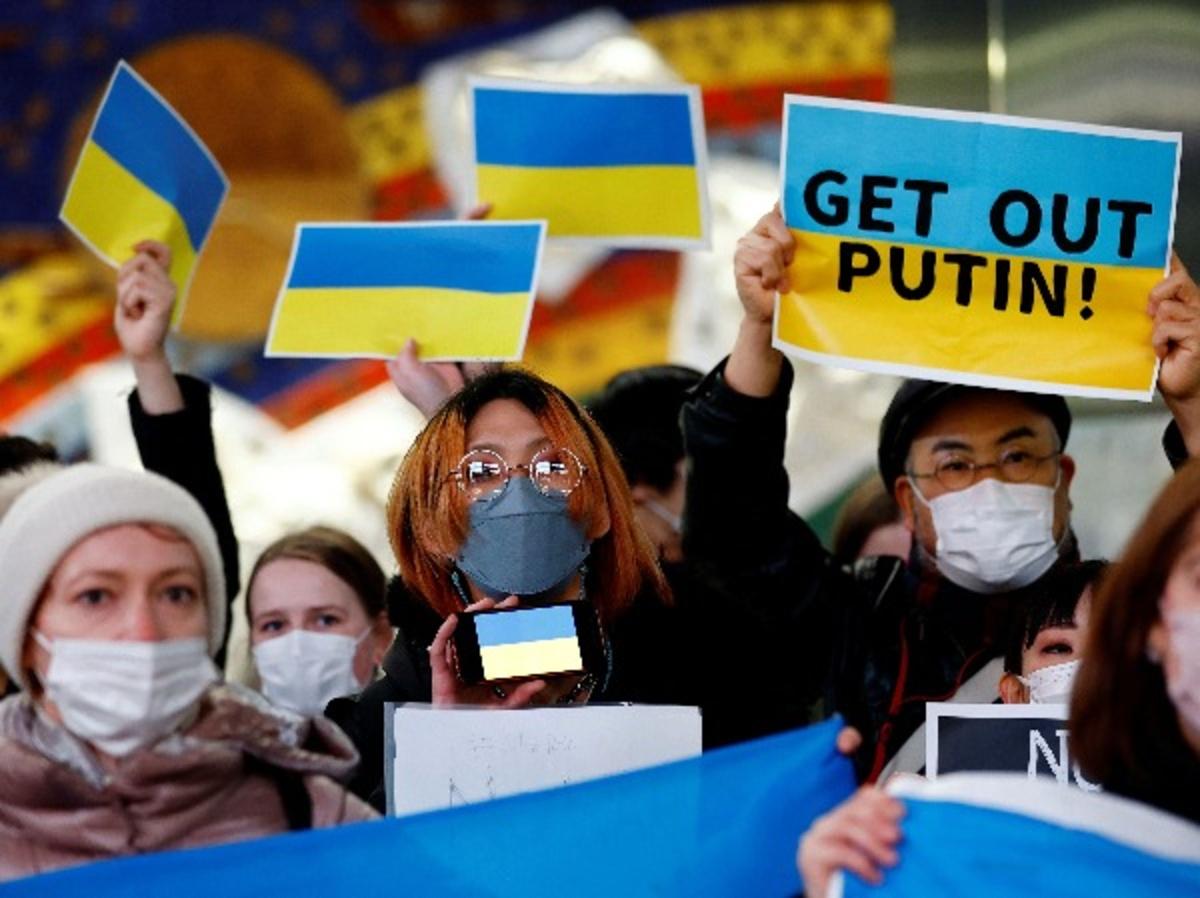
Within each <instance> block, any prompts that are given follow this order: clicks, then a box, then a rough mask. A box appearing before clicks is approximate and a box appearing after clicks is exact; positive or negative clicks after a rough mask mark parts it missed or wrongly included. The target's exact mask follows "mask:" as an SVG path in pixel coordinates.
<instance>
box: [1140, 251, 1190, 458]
mask: <svg viewBox="0 0 1200 898" xmlns="http://www.w3.org/2000/svg"><path fill="white" fill-rule="evenodd" d="M1146 312H1147V314H1149V315H1150V317H1151V318H1153V319H1154V333H1153V336H1152V341H1153V345H1154V354H1155V355H1156V356H1158V358H1159V362H1160V366H1159V370H1158V389H1159V391H1160V392H1161V393H1162V395H1163V399H1164V400H1166V403H1167V406H1168V407H1169V408H1170V409H1171V413H1172V414H1173V415H1174V417H1175V420H1176V422H1178V424H1179V428H1180V431H1181V433H1182V435H1183V439H1184V443H1185V444H1186V445H1187V447H1188V451H1189V453H1190V454H1191V455H1193V456H1196V455H1200V287H1197V286H1196V282H1195V281H1194V280H1192V277H1191V275H1190V274H1188V270H1187V269H1186V268H1184V267H1183V263H1182V262H1181V261H1179V256H1177V255H1175V254H1174V253H1172V254H1171V273H1170V275H1168V276H1167V277H1166V278H1163V280H1161V281H1159V282H1158V283H1157V284H1155V286H1154V289H1153V290H1151V291H1150V299H1149V302H1147V304H1146Z"/></svg>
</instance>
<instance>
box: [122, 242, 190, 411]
mask: <svg viewBox="0 0 1200 898" xmlns="http://www.w3.org/2000/svg"><path fill="white" fill-rule="evenodd" d="M133 250H134V252H135V253H136V255H135V256H134V257H133V258H132V259H130V260H129V261H128V262H125V263H124V264H122V265H121V267H120V268H119V269H118V271H117V304H116V308H115V310H114V311H113V328H114V330H116V332H117V339H118V340H120V342H121V349H123V350H124V351H125V355H126V357H127V358H128V359H129V361H130V363H131V364H132V365H133V372H134V375H135V377H136V378H137V393H138V399H139V401H140V402H141V404H142V409H143V411H145V412H146V413H147V414H151V415H165V414H169V413H171V412H177V411H179V410H180V409H182V408H183V406H184V401H183V393H182V392H180V389H179V384H178V382H177V381H176V380H175V373H174V372H173V371H172V370H171V363H170V361H168V359H167V353H166V350H165V348H164V346H163V344H164V343H165V342H166V339H167V330H168V329H169V328H170V326H171V320H172V309H173V308H175V298H176V289H175V284H174V282H173V281H172V278H171V275H170V271H171V249H170V247H168V246H167V245H166V244H164V243H160V242H159V241H157V240H142V241H140V242H139V243H137V244H136V245H135V246H134V247H133Z"/></svg>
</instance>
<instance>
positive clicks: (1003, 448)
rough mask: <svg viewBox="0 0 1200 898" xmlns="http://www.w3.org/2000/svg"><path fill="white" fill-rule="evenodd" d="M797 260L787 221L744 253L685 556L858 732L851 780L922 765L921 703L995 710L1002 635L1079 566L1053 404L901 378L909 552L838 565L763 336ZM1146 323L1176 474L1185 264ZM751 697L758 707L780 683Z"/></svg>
mask: <svg viewBox="0 0 1200 898" xmlns="http://www.w3.org/2000/svg"><path fill="white" fill-rule="evenodd" d="M794 251H795V244H794V241H793V239H792V236H791V234H790V233H789V231H788V229H787V227H786V225H785V224H784V222H783V219H782V217H781V216H780V214H779V212H778V210H775V211H773V212H771V213H769V214H768V215H765V216H763V218H762V219H760V220H759V222H758V224H757V225H756V226H755V228H754V229H753V230H752V231H751V232H750V233H748V234H747V235H745V236H744V237H743V238H742V239H741V240H740V241H739V243H738V249H737V253H736V255H735V257H734V272H735V278H736V282H737V288H738V296H739V298H740V299H741V302H742V305H743V312H744V316H743V320H742V323H741V326H740V329H739V332H738V336H737V339H736V341H735V344H734V348H733V351H732V353H731V355H730V356H729V358H728V359H727V360H726V361H725V362H724V363H722V364H721V365H719V366H718V367H717V368H716V369H715V370H714V371H713V372H711V373H710V374H709V375H708V376H707V377H706V378H705V379H704V381H703V382H702V383H701V384H700V385H699V386H698V387H697V388H696V390H695V396H694V398H693V400H692V401H691V402H690V403H689V404H688V405H687V406H685V409H684V413H683V427H684V437H685V442H686V446H687V452H688V465H689V479H688V489H687V499H686V504H685V521H684V549H685V552H686V553H687V555H688V557H689V558H691V559H695V560H696V561H695V563H696V564H697V565H698V566H700V567H701V569H702V571H703V574H704V575H705V576H706V577H707V578H708V579H709V581H710V582H713V583H716V584H718V585H719V586H720V588H721V589H723V590H724V591H726V592H728V593H729V594H730V595H731V596H736V597H737V598H738V600H739V601H741V602H743V603H744V604H745V605H746V606H747V607H749V608H751V609H753V610H754V611H755V612H756V613H758V614H759V615H760V616H761V617H762V618H763V619H764V620H767V621H770V622H771V623H772V624H773V625H774V626H776V627H779V628H780V629H781V630H786V631H787V632H788V633H789V634H790V635H791V637H792V639H791V642H792V645H793V646H794V651H793V655H792V659H791V660H792V661H793V670H794V674H793V676H794V678H795V680H794V682H793V683H792V684H789V688H791V687H794V683H795V682H800V683H803V684H804V691H805V692H806V694H807V695H808V696H809V697H810V699H811V700H812V701H813V702H814V703H815V704H816V709H817V710H818V711H819V712H821V713H825V714H828V713H832V712H835V711H836V712H839V713H841V714H843V715H844V716H845V717H846V719H847V720H848V721H849V722H850V723H851V724H853V725H854V726H855V727H856V728H858V729H859V730H860V731H861V732H862V735H863V738H864V745H863V750H861V751H860V752H859V753H858V755H857V760H858V762H859V768H860V774H861V775H862V776H863V777H864V778H867V779H872V780H873V779H876V778H879V777H880V776H881V775H887V774H890V773H891V772H893V771H894V770H910V771H916V770H918V769H920V767H921V766H922V765H923V763H924V738H923V731H922V729H921V728H922V725H923V722H924V718H925V703H926V702H928V701H947V700H950V699H955V700H958V701H984V702H987V701H992V700H994V699H995V698H996V684H997V682H998V681H999V675H1000V673H1001V665H1002V659H1000V658H999V656H1000V654H1001V651H1002V640H1003V638H1004V635H1005V633H1006V632H1007V630H1008V628H1009V626H1010V623H1011V621H1012V620H1013V619H1014V616H1015V615H1016V614H1017V613H1018V612H1019V610H1020V609H1021V607H1022V605H1023V602H1024V600H1025V597H1026V595H1027V594H1028V591H1029V590H1030V589H1031V588H1032V587H1033V586H1034V584H1036V583H1037V582H1038V581H1039V580H1040V579H1041V578H1042V577H1043V576H1045V575H1046V574H1047V572H1049V571H1051V570H1052V569H1053V568H1054V567H1055V565H1057V564H1058V563H1059V562H1060V561H1061V560H1064V559H1065V560H1075V559H1077V557H1078V550H1077V548H1076V546H1075V543H1074V538H1073V535H1072V533H1071V529H1070V507H1071V506H1070V498H1069V488H1070V484H1071V480H1072V478H1073V476H1074V474H1075V463H1074V461H1073V460H1072V459H1071V457H1070V456H1069V455H1066V454H1065V452H1064V450H1065V448H1066V443H1067V438H1068V436H1069V434H1070V426H1071V416H1070V412H1069V410H1068V408H1067V405H1066V403H1065V401H1064V400H1063V399H1062V398H1061V397H1058V396H1047V395H1040V394H1032V393H1019V392H1014V391H1004V390H991V389H983V388H975V387H965V386H957V385H950V384H943V383H934V382H929V381H916V380H910V381H906V382H905V383H904V384H903V385H902V386H901V387H900V389H899V390H898V391H897V393H896V395H895V397H894V398H893V400H892V403H891V405H890V407H889V408H888V410H887V413H886V414H885V416H884V419H883V422H882V425H881V428H880V441H879V447H878V450H879V468H880V473H881V474H882V476H883V479H884V482H885V483H886V484H887V485H888V487H889V488H890V489H891V490H892V492H893V495H894V496H895V498H896V501H897V503H898V504H899V506H900V508H901V511H902V515H903V519H904V521H905V523H906V525H907V526H908V528H909V529H910V530H911V531H912V532H913V536H914V539H913V550H912V554H911V556H910V558H909V560H908V563H907V564H906V563H904V562H903V561H901V560H899V559H891V558H887V557H879V558H871V559H864V560H862V561H860V562H858V563H857V564H856V565H855V566H854V567H853V569H844V568H841V567H839V566H838V565H837V563H836V562H834V561H833V559H832V557H831V556H830V554H829V553H828V552H826V550H825V549H824V548H823V547H822V546H821V544H820V542H819V540H818V539H817V537H816V535H815V534H814V533H813V532H812V530H811V529H810V528H809V527H808V526H807V525H806V524H805V523H804V522H803V521H802V520H800V519H799V518H798V517H797V516H796V515H794V514H793V513H791V512H790V511H789V510H788V507H787V496H788V481H787V473H786V471H785V470H784V467H783V455H784V440H785V436H786V415H787V405H788V395H789V393H790V388H791V383H792V372H791V368H790V366H789V364H788V363H787V362H786V361H785V359H784V358H783V356H782V355H781V354H780V353H779V352H778V351H777V350H775V349H773V348H772V346H771V329H772V315H773V310H774V301H775V293H776V290H780V291H784V290H786V289H787V286H788V285H787V282H786V271H787V266H788V265H789V264H790V263H791V261H792V255H793V253H794ZM1147 313H1148V314H1149V315H1150V316H1151V317H1152V318H1153V319H1154V334H1153V343H1154V349H1155V352H1156V353H1157V355H1158V357H1159V358H1160V359H1161V368H1160V374H1159V389H1160V391H1161V392H1162V394H1163V398H1164V399H1165V400H1166V402H1167V405H1168V407H1169V408H1170V409H1171V412H1172V414H1173V416H1174V419H1175V420H1174V423H1173V424H1172V425H1171V427H1170V428H1169V429H1168V433H1167V437H1166V439H1165V446H1166V449H1167V452H1168V456H1169V457H1170V458H1171V459H1172V462H1173V463H1177V462H1179V461H1181V460H1183V459H1184V458H1186V457H1187V456H1188V455H1189V450H1190V454H1197V453H1200V289H1198V288H1197V286H1196V284H1195V282H1193V281H1192V279H1191V278H1190V277H1189V276H1188V274H1187V272H1186V270H1184V268H1183V267H1182V265H1180V264H1179V263H1178V260H1175V261H1174V262H1173V265H1172V274H1171V276H1170V277H1168V278H1166V279H1164V280H1163V281H1162V282H1160V283H1159V284H1158V285H1157V286H1156V287H1155V288H1154V290H1153V291H1152V292H1151V294H1150V298H1149V303H1148V306H1147ZM993 668H994V669H993ZM754 685H755V687H756V688H755V690H754V691H755V693H756V694H755V695H754V696H753V697H752V700H753V701H755V702H759V703H761V702H763V701H764V700H766V701H769V699H770V694H771V692H772V690H774V689H776V688H778V685H777V684H772V683H760V684H754Z"/></svg>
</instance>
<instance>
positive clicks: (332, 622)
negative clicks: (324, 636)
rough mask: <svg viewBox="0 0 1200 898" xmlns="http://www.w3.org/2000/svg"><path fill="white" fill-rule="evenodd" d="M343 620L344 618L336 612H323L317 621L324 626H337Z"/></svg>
mask: <svg viewBox="0 0 1200 898" xmlns="http://www.w3.org/2000/svg"><path fill="white" fill-rule="evenodd" d="M341 622H342V619H341V618H340V617H338V616H337V615H336V614H322V615H321V616H320V617H318V618H317V623H318V624H320V625H321V626H322V627H336V626H337V625H338V624H340V623H341Z"/></svg>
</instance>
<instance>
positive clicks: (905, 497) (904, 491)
mask: <svg viewBox="0 0 1200 898" xmlns="http://www.w3.org/2000/svg"><path fill="white" fill-rule="evenodd" d="M892 496H893V497H894V498H895V500H896V504H897V505H899V506H900V523H902V524H903V525H904V526H905V527H906V528H908V532H909V533H916V532H917V512H916V508H915V506H916V497H914V496H913V486H912V483H910V482H909V479H908V478H907V477H897V478H896V482H895V483H894V484H892Z"/></svg>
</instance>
